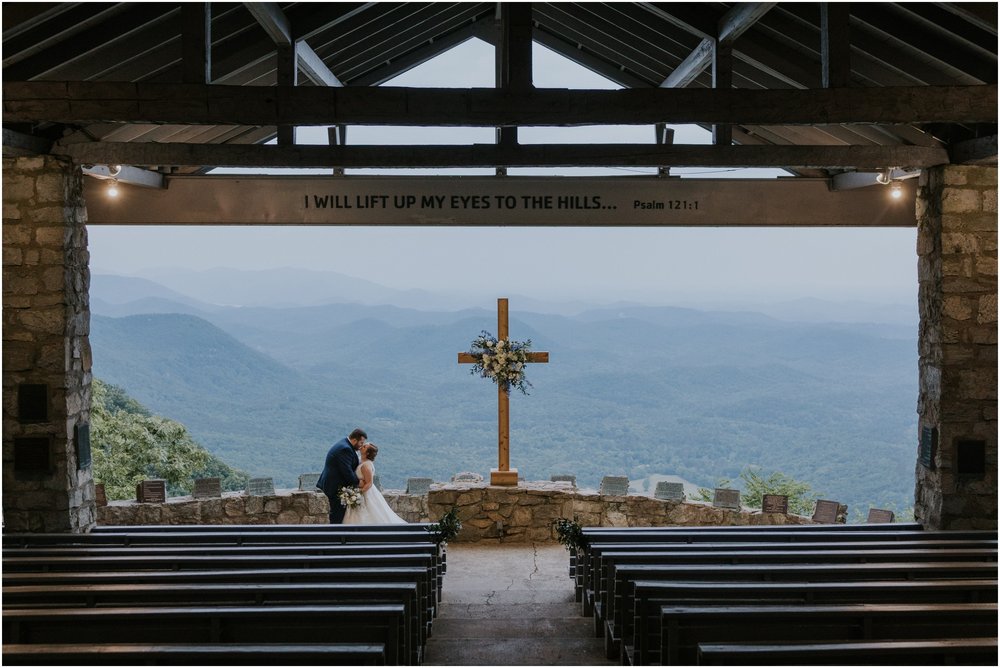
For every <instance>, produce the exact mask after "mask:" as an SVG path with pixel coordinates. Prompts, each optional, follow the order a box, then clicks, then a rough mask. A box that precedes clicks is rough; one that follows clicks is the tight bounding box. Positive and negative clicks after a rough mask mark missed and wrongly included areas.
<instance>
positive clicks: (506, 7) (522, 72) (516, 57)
mask: <svg viewBox="0 0 1000 668" xmlns="http://www.w3.org/2000/svg"><path fill="white" fill-rule="evenodd" d="M497 31H498V36H497V44H496V87H497V89H498V90H500V91H501V93H502V94H504V95H506V96H509V97H514V96H521V95H524V94H526V93H527V92H529V91H530V90H531V89H532V87H533V83H532V58H531V33H532V30H531V3H515V4H511V3H497ZM497 144H500V145H502V146H514V145H516V144H517V126H510V125H508V126H498V127H497Z"/></svg>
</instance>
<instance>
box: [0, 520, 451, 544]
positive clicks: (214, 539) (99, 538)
mask: <svg viewBox="0 0 1000 668" xmlns="http://www.w3.org/2000/svg"><path fill="white" fill-rule="evenodd" d="M384 526H397V525H384ZM420 535H421V534H420V533H419V532H416V531H412V530H411V531H401V530H397V529H391V530H390V529H386V530H382V531H357V530H354V531H351V530H347V531H344V530H336V531H309V530H302V531H266V530H259V529H256V528H254V529H252V530H249V529H248V530H242V531H218V532H215V531H196V530H189V531H128V532H124V533H111V532H108V533H28V534H25V533H15V534H6V533H5V534H4V535H3V543H4V547H5V548H11V547H22V546H42V545H182V544H190V543H194V544H203V543H225V544H229V545H267V544H283V545H289V544H292V543H327V544H337V543H341V544H346V543H392V542H395V543H411V542H414V538H415V537H417V536H420ZM427 539H428V541H429V542H432V543H433V540H432V539H433V536H432V535H431V534H429V533H428V534H427Z"/></svg>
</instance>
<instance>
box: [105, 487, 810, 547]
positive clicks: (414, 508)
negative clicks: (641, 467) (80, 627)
mask: <svg viewBox="0 0 1000 668" xmlns="http://www.w3.org/2000/svg"><path fill="white" fill-rule="evenodd" d="M384 494H385V497H386V500H387V501H388V502H389V505H390V506H392V507H393V510H395V511H396V513H397V514H398V515H399V516H400V517H402V518H403V519H405V520H406V521H408V522H431V521H436V520H437V519H439V518H440V517H441V516H442V515H444V514H445V513H446V512H447V511H449V510H451V508H453V507H457V509H458V517H459V519H461V520H462V531H461V532H460V533H459V535H458V538H457V539H456V540H455V542H465V543H474V542H497V543H499V542H505V543H525V542H555V541H556V533H555V530H554V528H553V521H554V520H556V519H557V518H559V517H565V518H567V519H573V518H576V519H577V521H579V522H580V524H582V525H584V526H667V525H679V526H701V525H707V526H721V525H760V524H810V523H812V520H810V519H808V518H804V517H799V516H797V515H779V514H763V513H760V512H755V511H749V510H730V509H725V508H713V507H712V506H711V505H709V504H705V503H695V502H683V503H682V502H677V501H660V500H657V499H652V498H650V497H647V496H638V495H629V496H601V495H599V494H597V493H596V492H590V491H586V490H574V489H572V487H571V486H570V485H569V483H546V482H529V483H521V484H520V485H518V486H517V487H491V486H489V485H487V484H485V483H452V484H435V485H432V486H431V491H430V493H429V494H427V495H408V494H405V493H403V492H401V491H394V490H386V491H385V492H384ZM328 512H329V504H328V502H327V498H326V496H324V495H323V494H321V493H319V492H300V491H290V490H279V491H278V492H277V493H276V494H275V495H274V496H245V495H243V494H242V493H226V494H224V495H223V496H222V498H217V499H200V500H195V499H192V498H191V497H189V496H185V497H174V498H171V499H168V501H167V503H136V502H134V501H112V502H111V503H109V504H108V505H107V506H104V507H101V508H98V523H99V524H102V525H135V524H325V523H326V522H327V521H328V517H327V516H328Z"/></svg>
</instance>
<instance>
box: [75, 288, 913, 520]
mask: <svg viewBox="0 0 1000 668" xmlns="http://www.w3.org/2000/svg"><path fill="white" fill-rule="evenodd" d="M98 297H99V295H98ZM164 304H169V302H162V301H161V302H160V303H159V304H158V305H157V307H156V308H157V310H171V307H170V306H164ZM512 306H513V307H514V310H513V311H512V314H511V334H512V337H513V338H515V339H518V340H524V339H528V338H530V339H532V341H533V342H534V349H536V350H548V351H549V352H550V354H551V362H550V363H549V364H547V365H533V366H532V367H530V368H529V373H528V378H529V380H530V381H531V382H532V383H533V384H534V389H533V390H532V391H531V395H530V396H527V397H524V396H521V395H519V394H515V395H513V396H512V399H511V415H512V417H511V463H512V465H513V466H515V467H517V468H518V469H520V471H521V473H522V475H523V476H524V477H525V478H528V479H548V477H549V476H550V475H552V474H556V473H570V474H575V475H576V476H577V478H578V482H579V483H580V484H582V485H587V486H596V485H597V483H598V481H599V480H600V477H601V476H602V475H609V474H625V475H628V476H629V477H630V478H631V479H633V480H636V479H640V478H645V477H647V476H651V475H667V474H676V475H679V476H681V477H683V478H686V479H688V480H690V481H692V482H694V483H696V484H700V485H704V486H713V485H714V484H715V482H716V481H717V480H718V479H720V478H730V479H735V478H737V476H738V475H739V473H740V471H741V470H742V469H743V468H744V467H746V466H748V465H757V466H760V467H763V469H764V470H766V471H781V472H783V473H784V474H787V475H789V476H792V477H794V478H796V479H800V480H803V481H806V482H808V483H809V484H810V485H811V486H812V488H813V490H814V491H815V492H816V493H817V494H819V495H820V496H821V497H822V498H832V499H837V500H840V501H842V502H845V503H848V504H850V505H851V506H852V509H864V510H866V509H867V507H868V506H869V505H876V506H880V507H887V506H888V507H896V508H903V507H906V506H908V505H910V504H911V503H912V500H911V499H912V489H913V467H914V461H915V460H914V449H915V446H916V440H917V439H916V415H915V401H916V399H915V398H916V394H917V389H916V375H917V374H916V343H915V332H910V331H909V330H907V329H905V328H900V327H896V326H888V325H850V324H796V323H788V322H781V321H778V320H774V319H772V318H769V317H766V316H763V315H759V314H752V313H721V312H703V311H697V310H692V309H677V308H659V307H627V306H622V307H614V308H608V309H601V310H593V311H587V312H584V313H580V314H578V315H576V316H558V315H547V314H538V313H526V312H520V311H518V310H517V309H516V304H513V305H512ZM136 308H137V309H139V310H142V309H143V308H148V304H146V305H145V306H143V307H139V306H136ZM128 309H129V307H128V306H125V305H118V306H116V308H115V312H116V313H124V312H128ZM173 310H175V311H189V312H190V311H192V310H194V311H195V312H197V313H198V314H199V316H200V317H199V316H193V315H181V314H178V313H174V314H163V313H160V314H144V315H133V316H127V317H121V318H111V317H103V316H99V315H95V316H94V317H93V321H92V326H91V330H92V343H93V347H94V360H95V362H94V365H95V374H96V375H97V376H100V377H101V378H104V379H106V380H108V381H109V382H112V383H115V384H117V385H121V386H122V387H124V388H125V389H126V390H127V391H128V392H129V393H131V394H132V395H134V396H135V397H137V398H138V399H139V400H141V401H142V402H143V403H144V404H146V405H147V406H149V407H150V408H151V409H152V410H154V411H156V412H157V413H160V414H163V415H169V416H170V417H172V418H174V419H177V420H179V421H181V422H183V423H184V424H185V425H187V427H188V428H189V429H190V431H191V434H192V436H193V437H194V438H195V439H196V440H197V441H198V442H200V443H202V444H204V445H205V446H206V447H207V448H208V449H209V450H210V451H211V452H212V453H214V454H216V455H218V456H219V457H221V458H222V459H224V460H225V461H227V462H230V463H231V464H233V465H235V466H238V467H240V468H242V469H245V470H247V471H248V472H249V473H250V474H251V475H254V476H273V477H274V478H275V483H276V484H277V485H278V486H279V487H280V486H286V487H290V486H294V485H295V484H296V481H297V477H298V475H299V474H300V473H305V472H317V471H319V470H320V468H321V466H322V461H323V456H324V454H325V452H326V450H327V448H328V447H329V445H330V444H331V443H332V442H333V441H334V440H336V439H339V438H341V437H343V436H344V435H345V434H346V433H347V432H348V431H349V430H350V429H351V428H352V427H354V426H363V427H365V428H366V429H367V430H368V433H369V435H370V438H371V440H373V441H374V442H376V443H378V444H379V445H380V447H381V448H382V451H381V453H380V455H379V462H378V463H379V472H380V474H381V476H382V479H383V481H384V482H385V484H386V485H387V486H389V487H402V486H403V485H404V484H405V479H406V478H407V477H408V476H429V477H432V478H435V479H437V480H446V479H448V478H449V477H450V476H451V475H452V474H454V473H456V472H459V471H466V470H468V471H478V472H480V473H483V474H486V473H487V472H488V470H489V468H491V467H493V466H495V465H496V390H495V387H494V386H493V385H492V384H490V383H489V382H488V381H485V380H482V379H479V378H474V377H471V376H470V375H469V369H468V367H463V366H460V365H458V364H457V362H456V353H457V352H459V351H462V350H466V349H468V346H469V343H470V342H471V340H472V339H473V338H474V337H475V336H476V335H477V334H478V333H479V332H480V330H483V329H486V330H490V331H493V330H494V329H495V322H496V315H495V313H494V312H490V311H486V310H467V311H439V312H428V311H414V310H407V309H401V308H396V307H377V306H363V305H351V304H333V305H323V306H315V307H296V308H265V307H257V308H223V307H211V308H207V307H206V308H198V306H197V305H192V304H186V305H179V304H176V305H175V308H174V309H173Z"/></svg>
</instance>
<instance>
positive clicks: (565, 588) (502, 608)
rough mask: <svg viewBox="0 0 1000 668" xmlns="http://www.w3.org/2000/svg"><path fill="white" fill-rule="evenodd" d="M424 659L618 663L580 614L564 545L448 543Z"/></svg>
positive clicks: (503, 663) (476, 662) (433, 661)
mask: <svg viewBox="0 0 1000 668" xmlns="http://www.w3.org/2000/svg"><path fill="white" fill-rule="evenodd" d="M424 663H425V664H427V665H462V666H515V665H517V666H525V665H529V666H530V665H535V666H553V665H577V666H592V665H613V664H615V663H616V662H612V661H608V660H607V659H605V658H604V644H603V639H601V638H595V637H594V636H593V620H592V619H590V618H588V617H583V616H581V614H580V604H579V603H577V602H576V600H575V596H574V591H573V581H572V580H571V579H570V577H569V553H568V552H567V551H566V549H565V548H564V547H562V546H561V545H551V544H531V545H509V546H496V545H478V544H477V545H462V544H453V545H449V546H448V572H447V574H446V575H445V578H444V586H443V594H442V598H441V610H440V612H439V614H438V617H437V619H435V620H434V627H433V635H432V637H431V638H430V639H429V640H428V643H427V651H426V654H425V657H424Z"/></svg>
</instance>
